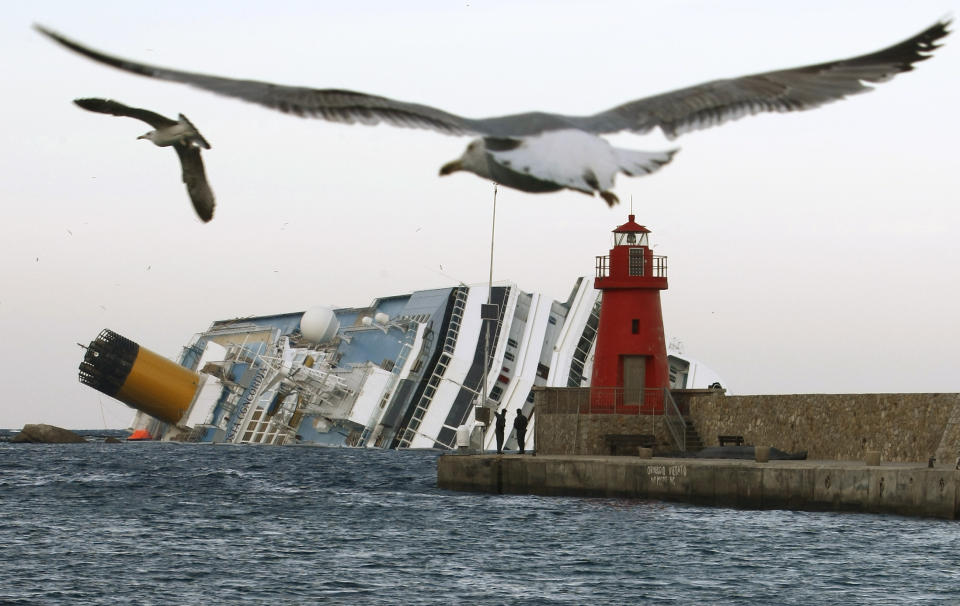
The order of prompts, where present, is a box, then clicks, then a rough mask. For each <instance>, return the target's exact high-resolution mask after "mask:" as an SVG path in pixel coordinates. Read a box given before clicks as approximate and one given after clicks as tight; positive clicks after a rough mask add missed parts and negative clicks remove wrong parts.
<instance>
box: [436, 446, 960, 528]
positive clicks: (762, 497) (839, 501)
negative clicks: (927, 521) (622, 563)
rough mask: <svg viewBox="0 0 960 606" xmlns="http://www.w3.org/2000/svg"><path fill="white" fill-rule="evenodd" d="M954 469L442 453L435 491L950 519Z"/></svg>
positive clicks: (956, 494)
mask: <svg viewBox="0 0 960 606" xmlns="http://www.w3.org/2000/svg"><path fill="white" fill-rule="evenodd" d="M958 479H960V471H957V470H955V469H954V468H953V465H949V466H947V465H940V466H936V467H928V466H926V465H921V464H918V463H881V464H880V465H876V466H873V465H867V464H866V463H864V462H863V461H810V460H804V461H795V460H794V461H769V462H765V463H758V462H755V461H751V460H734V459H693V458H667V457H655V458H651V459H641V458H639V457H614V456H583V455H539V456H530V455H524V456H521V455H495V454H445V455H442V456H440V457H438V459H437V485H438V487H440V488H443V489H449V490H458V491H474V492H487V493H498V494H534V495H544V496H580V497H619V498H644V499H657V500H665V501H677V502H684V503H691V504H697V505H712V506H725V507H736V508H742V509H787V510H796V511H849V512H862V513H885V514H897V515H904V516H919V517H933V518H944V519H957V518H958V505H960V491H958V486H960V483H958Z"/></svg>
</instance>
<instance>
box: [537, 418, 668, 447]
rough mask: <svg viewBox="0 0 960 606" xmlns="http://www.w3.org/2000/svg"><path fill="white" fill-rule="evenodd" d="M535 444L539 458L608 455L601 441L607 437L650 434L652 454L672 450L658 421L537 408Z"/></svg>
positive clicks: (654, 419) (603, 442) (661, 424)
mask: <svg viewBox="0 0 960 606" xmlns="http://www.w3.org/2000/svg"><path fill="white" fill-rule="evenodd" d="M536 414H537V423H536V425H535V426H534V431H535V432H536V436H535V444H536V450H537V453H539V454H564V455H604V454H610V451H609V448H608V447H607V444H606V442H605V441H604V439H603V437H604V436H605V435H607V434H618V435H620V434H652V435H654V436H656V438H657V448H655V449H654V452H657V451H658V450H660V451H669V450H675V449H674V448H672V447H671V446H670V444H671V441H670V436H669V435H667V433H666V431H667V430H666V428H665V427H664V425H663V420H662V418H661V417H656V416H650V415H614V414H597V415H586V414H584V415H581V414H577V413H559V414H548V413H544V414H541V410H540V409H539V408H537V411H536Z"/></svg>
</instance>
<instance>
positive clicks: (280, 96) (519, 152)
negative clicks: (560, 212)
mask: <svg viewBox="0 0 960 606" xmlns="http://www.w3.org/2000/svg"><path fill="white" fill-rule="evenodd" d="M949 24H950V20H949V19H945V20H942V21H939V22H938V23H935V24H934V25H932V26H931V27H929V28H927V29H925V30H924V31H922V32H920V33H919V34H917V35H915V36H913V37H912V38H909V39H907V40H904V41H903V42H900V43H899V44H895V45H893V46H891V47H889V48H885V49H883V50H880V51H877V52H874V53H870V54H867V55H861V56H859V57H852V58H850V59H841V60H838V61H829V62H827V63H819V64H816V65H806V66H803V67H796V68H792V69H785V70H777V71H771V72H765V73H761V74H753V75H749V76H741V77H739V78H730V79H724V80H713V81H711V82H706V83H703V84H698V85H696V86H691V87H689V88H682V89H679V90H675V91H671V92H668V93H663V94H660V95H654V96H652V97H646V98H643V99H638V100H636V101H630V102H628V103H624V104H622V105H618V106H616V107H613V108H611V109H608V110H605V111H602V112H600V113H597V114H593V115H590V116H565V115H561V114H550V113H546V112H529V113H524V114H513V115H508V116H496V117H492V118H466V117H463V116H458V115H456V114H452V113H449V112H446V111H444V110H441V109H437V108H434V107H430V106H427V105H420V104H417V103H407V102H405V101H396V100H393V99H388V98H386V97H379V96H376V95H369V94H366V93H359V92H354V91H349V90H338V89H316V88H306V87H301V86H285V85H281V84H271V83H269V82H259V81H256V80H238V79H233V78H224V77H220V76H208V75H204V74H197V73H192V72H185V71H178V70H173V69H166V68H163V67H155V66H152V65H147V64H145V63H137V62H135V61H130V60H127V59H123V58H120V57H115V56H112V55H108V54H105V53H101V52H99V51H95V50H93V49H90V48H87V47H85V46H82V45H81V44H78V43H76V42H73V41H72V40H69V39H67V38H64V37H63V36H61V35H59V34H57V33H55V32H52V31H50V30H48V29H46V28H44V27H41V26H39V25H37V26H35V27H36V28H37V29H38V30H39V31H40V32H42V33H43V34H45V35H47V36H49V37H50V38H53V39H54V40H56V41H57V42H59V43H60V44H62V45H64V46H66V47H67V48H69V49H71V50H73V51H76V52H78V53H80V54H82V55H85V56H87V57H89V58H90V59H93V60H95V61H99V62H101V63H106V64H107V65H111V66H113V67H116V68H119V69H122V70H125V71H128V72H132V73H134V74H139V75H142V76H148V77H151V78H158V79H161V80H170V81H173V82H181V83H183V84H189V85H190V86H194V87H196V88H201V89H204V90H208V91H211V92H214V93H217V94H220V95H225V96H228V97H237V98H240V99H243V100H245V101H250V102H252V103H259V104H260V105H264V106H266V107H269V108H270V109H275V110H279V111H282V112H285V113H290V114H295V115H298V116H304V117H313V118H322V119H324V120H330V121H332V122H345V123H347V124H354V123H361V124H377V123H379V122H386V123H389V124H392V125H395V126H403V127H412V128H429V129H433V130H436V131H439V132H441V133H444V134H448V135H479V138H477V139H475V140H473V141H471V142H470V144H469V145H468V146H467V149H466V151H465V152H464V153H463V155H462V156H460V158H458V159H457V160H454V161H453V162H450V163H448V164H445V165H444V166H443V168H441V169H440V174H441V175H447V174H450V173H452V172H455V171H458V170H466V171H470V172H472V173H475V174H477V175H479V176H480V177H483V178H486V179H490V180H492V181H495V182H497V183H500V184H502V185H506V186H508V187H513V188H515V189H519V190H522V191H527V192H550V191H557V190H560V189H572V190H576V191H580V192H584V193H586V194H593V193H597V194H599V195H600V196H601V197H602V198H603V199H604V200H606V202H607V204H610V205H611V206H612V205H613V204H616V203H617V197H616V195H614V194H613V192H611V191H610V190H611V188H612V187H613V184H614V179H615V178H616V175H617V173H621V172H622V173H624V174H626V175H630V176H641V175H646V174H649V173H651V172H653V171H655V170H657V169H658V168H660V167H661V166H662V165H664V164H666V163H667V162H669V161H670V159H671V157H672V156H673V153H674V151H666V152H640V151H633V150H627V149H622V148H617V147H613V146H612V145H610V144H609V143H608V142H607V141H606V140H605V139H603V138H602V137H600V135H604V134H611V133H617V132H622V131H627V132H631V133H636V134H642V133H647V132H649V131H651V130H653V129H654V128H659V129H660V130H661V131H662V132H663V134H664V135H666V136H667V137H668V138H670V139H673V138H675V137H677V136H678V135H681V134H683V133H685V132H688V131H692V130H697V129H702V128H707V127H710V126H716V125H718V124H722V123H724V122H726V121H728V120H734V119H737V118H742V117H743V116H747V115H753V114H756V113H760V112H788V111H798V110H805V109H812V108H814V107H819V106H820V105H823V104H825V103H829V102H831V101H837V100H839V99H843V98H844V97H846V96H847V95H853V94H857V93H862V92H866V91H869V90H872V87H871V86H869V84H867V83H877V82H884V81H886V80H889V79H890V78H892V77H893V76H895V75H896V74H898V73H901V72H906V71H910V70H912V69H913V65H914V64H915V63H917V62H919V61H923V60H925V59H928V58H929V57H930V53H931V52H933V50H934V49H936V48H937V47H938V45H937V44H935V42H936V41H937V40H939V39H940V38H943V37H944V36H946V35H947V34H948V33H949V30H948V29H947V27H948V26H949Z"/></svg>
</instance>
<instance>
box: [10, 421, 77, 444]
mask: <svg viewBox="0 0 960 606" xmlns="http://www.w3.org/2000/svg"><path fill="white" fill-rule="evenodd" d="M10 441H11V442H26V443H32V444H75V443H79V442H86V440H85V439H83V437H82V436H80V435H78V434H76V433H74V432H72V431H70V430H69V429H63V428H62V427H56V426H54V425H45V424H43V423H37V424H32V423H28V424H26V425H24V426H23V429H21V430H20V433H18V434H17V435H16V436H14V437H13V439H12V440H10Z"/></svg>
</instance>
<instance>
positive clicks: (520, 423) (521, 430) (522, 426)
mask: <svg viewBox="0 0 960 606" xmlns="http://www.w3.org/2000/svg"><path fill="white" fill-rule="evenodd" d="M513 428H514V429H515V430H516V432H517V446H519V447H520V454H524V453H525V452H526V450H524V448H523V443H524V438H526V435H527V417H525V416H523V411H522V410H520V409H519V408H518V409H517V417H516V418H515V419H514V420H513Z"/></svg>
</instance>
